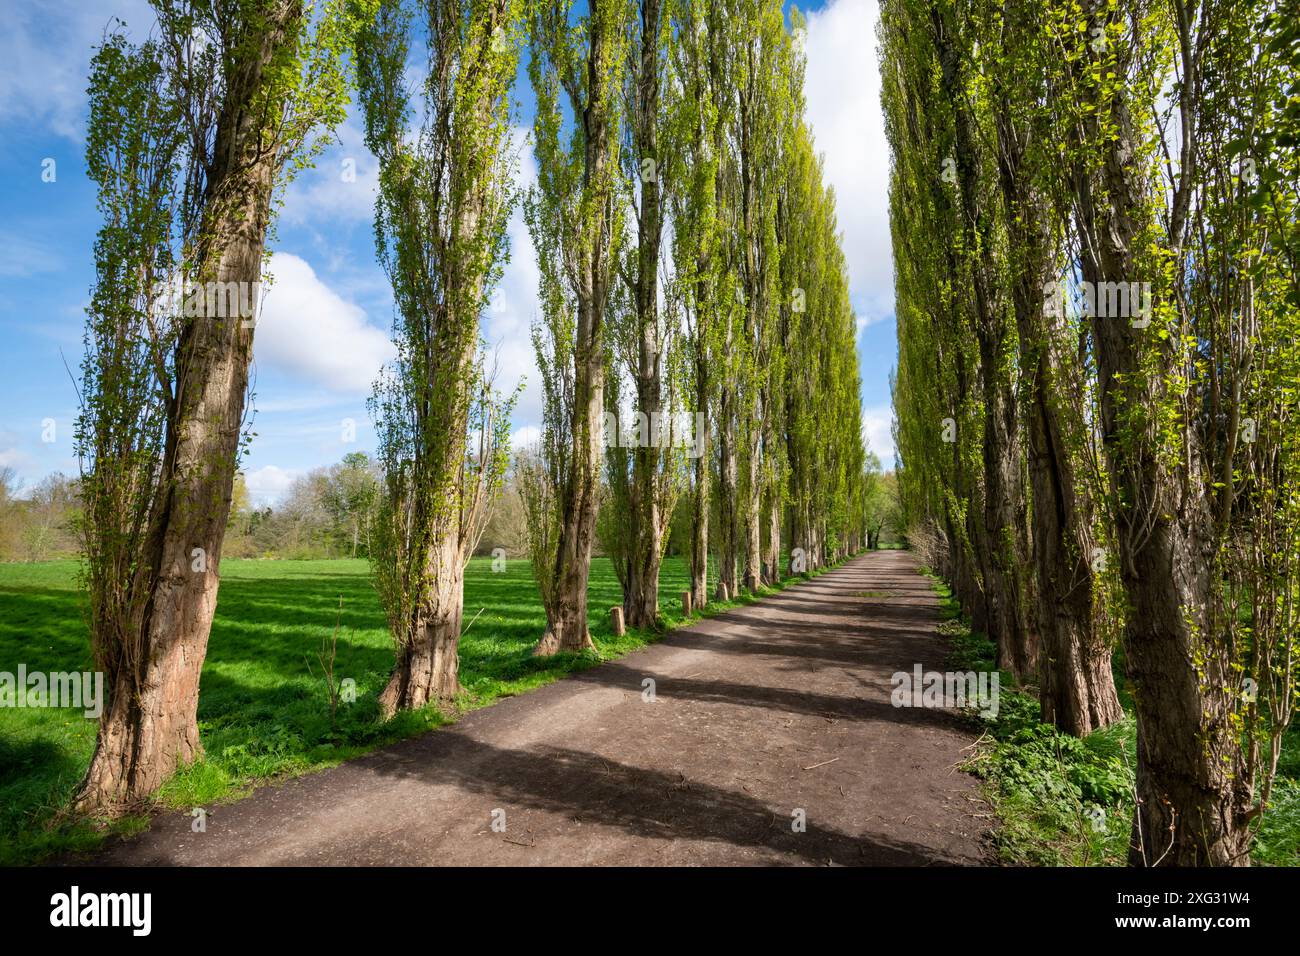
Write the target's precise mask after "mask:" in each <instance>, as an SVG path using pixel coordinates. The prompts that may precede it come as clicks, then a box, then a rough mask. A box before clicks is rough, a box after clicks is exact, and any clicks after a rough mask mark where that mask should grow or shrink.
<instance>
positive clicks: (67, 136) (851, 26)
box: [0, 0, 897, 503]
mask: <svg viewBox="0 0 1300 956" xmlns="http://www.w3.org/2000/svg"><path fill="white" fill-rule="evenodd" d="M800 6H801V7H803V8H804V9H805V10H806V11H807V12H808V13H809V30H808V40H807V47H806V50H807V55H808V78H807V96H808V113H809V119H810V121H811V123H812V126H813V133H814V136H815V138H816V141H817V147H818V149H819V151H821V152H822V153H823V154H824V157H825V164H826V176H827V179H828V180H829V181H830V182H831V183H832V185H834V187H835V190H836V193H837V197H838V209H839V222H840V228H841V230H842V231H843V241H844V248H845V252H846V255H847V257H848V262H849V271H850V281H851V292H852V298H853V303H854V307H855V309H856V310H857V312H858V316H859V335H858V356H859V364H860V368H861V375H862V398H863V407H864V416H863V418H864V422H863V427H864V431H865V432H866V434H867V435H868V438H869V440H870V443H871V447H872V448H873V450H874V451H876V452H877V453H878V454H880V456H881V458H882V460H884V461H885V463H886V465H887V466H888V465H890V464H892V459H893V449H892V442H891V440H890V436H889V420H890V411H889V383H888V376H889V371H890V369H891V368H892V367H893V366H894V364H895V361H896V356H897V343H896V341H895V329H894V320H893V277H892V276H893V273H892V265H891V262H890V252H889V219H888V211H887V210H888V201H887V188H888V169H889V163H888V154H887V150H886V144H885V139H884V133H883V127H882V124H881V118H880V105H879V80H878V76H877V67H876V52H875V47H876V41H875V21H876V9H875V7H876V4H875V0H830V2H828V3H814V4H803V3H801V4H800ZM114 17H117V18H120V19H121V20H123V21H125V23H126V24H127V25H128V27H130V28H131V31H132V33H133V34H134V35H136V36H140V35H142V34H143V33H144V32H146V31H147V29H148V26H149V24H150V23H151V22H152V18H151V16H150V14H149V10H148V6H147V4H145V3H144V2H142V0H53V2H45V3H42V4H39V5H38V4H27V5H22V6H18V7H14V8H12V9H11V10H10V11H8V14H7V16H6V21H7V23H6V31H5V32H4V33H3V34H0V253H2V254H0V329H2V330H3V333H4V337H3V341H4V348H2V349H0V399H2V400H3V401H2V402H0V466H4V465H8V466H12V467H13V468H14V469H15V470H16V471H17V472H18V475H19V477H20V479H21V480H22V481H23V482H24V483H25V485H26V486H27V488H30V487H31V486H32V485H34V484H35V483H36V482H37V481H39V480H40V478H42V477H43V476H44V475H46V474H48V473H49V472H52V471H62V472H64V473H65V474H68V475H75V474H76V473H77V462H76V458H75V456H74V453H73V446H72V424H73V420H74V418H75V416H76V412H77V399H76V390H75V387H74V384H73V379H72V378H71V377H70V375H69V371H68V370H69V369H71V371H72V374H73V375H75V374H76V373H77V369H78V367H79V365H80V362H81V354H82V338H81V336H82V323H83V320H84V311H83V310H84V308H85V306H86V304H87V302H88V301H89V289H90V284H91V280H92V277H93V263H92V257H91V250H92V245H93V242H94V236H95V231H96V229H97V228H98V225H99V217H98V213H97V211H96V209H95V190H94V185H93V183H91V182H90V181H89V180H88V179H87V178H86V175H85V165H84V159H83V151H84V136H85V117H86V97H85V87H86V74H87V66H88V63H89V59H90V55H91V48H92V46H93V45H94V44H95V43H97V42H98V41H99V39H100V37H101V36H102V35H103V32H104V30H105V28H106V27H107V26H108V25H109V24H110V22H111V21H112V19H113V18H114ZM516 97H517V98H518V99H519V100H521V101H522V102H521V104H520V115H519V117H518V123H519V126H520V128H519V130H518V135H517V137H516V141H517V148H518V149H519V175H520V177H521V178H522V180H523V181H524V182H525V183H526V182H527V181H528V180H529V179H530V178H531V177H532V176H533V160H532V156H531V152H530V151H529V149H528V146H527V143H526V139H525V131H526V127H527V126H528V124H529V122H530V121H531V117H530V115H529V114H528V108H529V107H528V105H527V104H528V103H530V102H531V93H530V91H529V90H528V89H527V79H526V77H523V76H521V80H520V84H519V88H518V90H517V91H516ZM51 160H52V161H53V164H52V165H51V163H50V162H49V161H51ZM349 169H354V170H355V176H354V177H352V178H351V179H350V180H349V177H347V176H345V171H346V170H349ZM51 171H52V173H53V181H45V180H46V179H47V178H49V174H50V172H51ZM374 174H375V163H374V160H373V158H372V157H371V156H370V154H369V153H368V152H367V151H366V149H365V146H364V145H363V143H362V142H361V134H360V127H359V124H358V122H357V116H356V108H355V106H354V107H353V108H352V110H351V111H350V115H349V119H348V121H347V122H346V123H345V124H344V125H343V126H342V127H341V128H340V129H339V131H338V134H337V137H336V141H335V142H334V143H333V144H332V145H331V146H330V147H329V149H328V150H327V151H326V152H325V153H324V154H323V155H322V156H321V158H320V159H319V161H318V162H317V164H316V168H315V169H312V170H307V171H305V172H304V173H303V174H301V175H300V177H299V178H298V179H297V180H296V181H295V182H294V183H293V184H292V185H291V186H290V187H289V189H288V190H287V192H286V194H285V196H284V203H283V209H282V213H281V216H280V220H279V223H278V225H277V228H276V235H275V237H274V239H273V241H272V243H271V249H272V250H273V253H274V255H273V258H272V262H271V273H272V276H273V284H272V286H271V290H270V292H269V293H268V294H267V297H266V300H265V304H264V308H263V312H262V315H261V317H260V319H259V321H258V326H257V336H256V340H255V346H254V354H255V365H254V376H255V382H256V386H255V402H254V404H255V407H256V410H257V411H256V417H255V421H254V427H253V430H254V431H255V432H256V437H255V438H254V440H253V442H252V445H251V447H250V448H249V450H248V452H247V454H246V456H245V458H244V461H243V469H244V471H245V473H246V475H247V478H248V482H249V488H250V491H251V492H252V494H253V496H254V498H255V500H257V501H258V502H259V503H274V502H275V501H276V500H277V498H278V496H279V495H281V494H282V493H283V492H284V490H285V489H286V488H287V487H288V484H289V483H290V482H291V481H292V480H293V478H294V477H295V476H296V475H299V474H301V473H303V472H305V471H307V470H309V469H311V468H314V467H317V466H320V465H327V464H331V463H333V462H335V461H338V460H339V459H340V458H341V457H342V456H343V455H345V454H347V453H348V452H350V451H357V450H361V451H367V452H369V451H371V450H372V449H373V447H374V432H373V430H372V428H371V426H370V422H369V419H368V416H367V413H366V407H365V400H366V396H367V395H368V394H369V388H370V382H371V381H373V379H374V376H375V372H376V371H377V369H378V367H379V365H380V364H381V363H382V362H383V361H385V359H387V357H388V356H389V354H390V346H389V343H388V328H389V323H390V320H391V316H392V298H391V294H390V292H389V287H388V281H387V278H386V276H385V275H384V274H383V272H382V271H381V270H380V268H379V266H378V265H377V264H376V262H375V257H374V246H373V238H372V233H371V213H372V208H373V207H372V203H373V196H374V184H375V175H374ZM510 236H511V244H512V257H511V263H510V265H509V266H508V267H507V270H506V274H505V277H504V280H503V282H502V286H501V290H500V294H499V296H498V300H497V302H496V303H495V304H494V306H493V308H492V309H491V310H490V312H489V314H488V315H487V316H486V317H485V323H484V324H485V327H484V332H485V335H486V337H487V339H488V341H489V343H490V344H491V345H492V346H493V347H494V348H495V349H496V350H497V362H498V384H499V385H500V386H501V387H503V388H507V389H509V388H513V386H514V384H515V383H516V382H517V381H518V380H519V378H520V377H526V378H528V379H529V381H530V382H532V383H534V384H533V385H531V386H530V387H529V388H528V389H527V390H526V391H525V393H524V396H523V398H522V401H521V402H520V405H519V407H518V408H517V410H516V415H515V421H514V427H515V430H516V433H517V434H519V435H525V434H527V433H528V431H529V430H530V429H532V428H535V427H536V426H537V425H538V424H540V418H541V414H540V407H539V398H538V393H537V390H536V386H535V383H536V381H537V376H536V374H535V372H534V370H533V368H534V367H533V357H532V346H531V344H530V341H529V331H528V330H529V324H530V322H531V321H532V319H533V317H534V315H535V314H536V312H537V298H536V289H537V286H536V283H537V271H536V265H535V256H534V253H533V250H532V245H531V242H530V241H529V240H528V234H527V230H526V229H525V228H524V226H523V223H522V220H521V219H520V217H518V216H516V218H515V220H514V221H513V222H512V223H511V227H510ZM65 366H66V367H65ZM51 419H52V420H53V422H54V427H53V429H52V430H51V429H50V428H49V420H51ZM348 421H351V422H352V423H353V424H354V426H355V438H353V439H352V440H347V439H348V437H349V429H348V427H347V422H348ZM51 432H52V433H51ZM51 438H52V440H48V439H51Z"/></svg>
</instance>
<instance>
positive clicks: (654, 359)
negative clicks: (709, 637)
mask: <svg viewBox="0 0 1300 956" xmlns="http://www.w3.org/2000/svg"><path fill="white" fill-rule="evenodd" d="M659 21H660V6H659V0H643V2H642V4H641V49H640V57H639V59H638V61H637V68H636V108H635V111H634V121H635V126H636V128H635V132H634V137H635V147H636V152H637V156H638V158H639V159H641V160H642V161H643V162H644V161H645V160H647V159H648V160H650V161H651V162H652V163H657V162H658V123H659V47H660V41H659V32H660V30H659ZM642 180H643V181H642V183H641V208H640V217H639V224H638V232H637V234H638V240H639V242H638V248H637V278H636V283H635V287H634V289H633V293H634V298H635V304H636V321H637V326H638V328H637V333H638V334H637V369H636V392H637V404H638V407H639V409H640V411H641V412H643V413H644V414H645V416H646V417H645V420H646V421H647V422H651V423H657V422H659V420H660V416H661V414H662V412H663V396H662V390H661V385H660V380H661V372H662V370H661V365H660V354H659V353H660V340H659V247H660V240H661V237H662V231H663V230H662V224H663V215H662V212H663V210H662V204H661V198H660V184H659V175H658V171H657V169H656V171H655V175H653V176H650V177H648V178H647V177H642ZM651 430H652V431H655V429H653V428H652V429H651ZM663 457H664V449H663V447H662V436H661V435H659V434H652V435H650V438H649V441H643V442H641V443H639V444H638V446H637V447H636V448H635V449H633V465H632V469H633V470H632V495H631V498H632V500H631V506H632V515H631V521H630V522H629V524H630V528H631V542H630V544H631V547H630V548H629V557H630V559H631V560H630V565H631V566H630V568H629V574H628V587H627V593H626V594H625V595H624V596H623V609H624V613H625V616H626V618H627V625H628V626H629V627H636V628H653V627H656V626H658V622H659V567H660V563H661V561H662V558H663V525H662V517H661V514H662V505H663V502H662V501H661V500H660V496H661V494H662V491H661V486H660V468H661V462H662V460H663Z"/></svg>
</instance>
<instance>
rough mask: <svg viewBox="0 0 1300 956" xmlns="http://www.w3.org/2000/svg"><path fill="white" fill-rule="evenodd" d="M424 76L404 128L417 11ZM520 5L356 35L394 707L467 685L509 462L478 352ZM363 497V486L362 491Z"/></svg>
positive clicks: (426, 6)
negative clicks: (484, 546) (477, 588)
mask: <svg viewBox="0 0 1300 956" xmlns="http://www.w3.org/2000/svg"><path fill="white" fill-rule="evenodd" d="M414 9H418V10H419V11H420V13H421V14H422V18H423V22H422V23H421V27H422V29H423V33H424V35H425V41H426V43H427V46H428V73H427V76H426V78H425V80H424V82H423V84H422V87H421V88H422V90H423V94H424V103H423V110H422V116H423V124H422V125H421V126H420V128H419V129H418V130H410V129H408V127H407V118H408V114H410V113H411V112H412V110H411V107H410V97H409V93H408V92H407V88H406V82H407V81H406V69H407V60H408V55H409V49H410V43H411V40H410V35H411V32H412V23H413V20H414V13H413V10H414ZM516 12H517V10H516V5H515V3H514V2H513V0H463V2H462V0H428V2H423V3H420V4H415V5H413V6H412V7H408V6H407V4H405V3H403V2H402V0H385V2H383V3H381V5H380V9H379V13H378V15H377V16H376V18H375V20H374V21H373V22H372V23H368V24H366V26H365V27H364V28H363V29H362V30H361V31H360V33H359V35H358V38H357V61H358V77H359V85H360V90H361V101H362V105H363V106H364V108H365V118H366V144H367V146H368V147H369V148H370V149H371V150H372V151H373V152H374V153H375V155H376V156H377V157H378V159H379V170H380V172H379V183H380V197H379V202H378V204H377V208H376V214H375V239H376V246H377V249H378V252H379V258H380V261H381V262H382V263H383V265H384V267H385V269H386V270H387V272H388V276H389V279H390V281H391V282H392V285H393V297H394V299H395V301H396V307H397V318H396V321H395V323H394V342H395V344H396V346H397V353H398V357H397V359H396V361H395V362H394V363H393V365H392V366H391V367H390V368H389V369H388V370H387V374H386V375H385V376H384V377H383V378H381V380H380V382H379V383H378V384H377V386H376V390H375V395H374V398H373V400H372V403H371V408H372V411H373V413H374V415H375V419H376V427H377V429H378V431H379V459H380V462H381V463H382V466H383V472H384V494H383V502H382V506H381V508H380V513H379V518H378V522H377V524H378V527H377V529H376V533H375V536H374V549H373V553H372V555H371V559H372V565H373V567H374V572H375V581H376V585H377V587H378V590H379V593H380V597H381V600H382V602H383V605H384V609H385V612H386V613H387V616H388V623H389V628H390V630H391V632H392V634H393V637H394V640H395V642H396V645H397V659H396V662H395V664H394V667H393V673H392V675H391V677H390V678H389V681H388V685H387V686H386V687H385V688H384V690H383V692H382V693H381V694H380V697H379V703H380V709H381V711H382V712H383V713H384V714H385V715H391V714H393V713H395V712H396V711H398V710H404V709H414V708H419V707H422V706H424V705H425V704H427V703H429V702H431V701H442V702H448V701H452V700H454V699H455V697H456V696H457V695H458V694H459V693H460V691H461V687H460V681H459V646H460V632H461V616H462V610H463V607H464V571H465V564H466V562H467V561H468V560H469V556H470V555H471V554H472V553H473V551H474V548H475V547H476V546H477V544H478V539H479V535H480V534H481V533H482V530H483V526H484V523H485V522H486V518H487V514H486V510H487V503H488V501H489V500H490V497H491V496H492V495H493V494H495V492H496V490H497V488H498V486H499V484H500V480H501V476H502V472H503V470H504V463H505V458H504V455H503V452H502V449H503V447H504V444H505V441H506V438H507V431H506V429H507V428H508V425H509V407H508V406H507V407H506V408H505V409H502V408H501V407H500V405H499V403H498V402H497V401H496V399H495V397H494V395H493V392H492V389H491V382H490V380H489V377H488V376H487V374H486V372H485V369H484V366H483V360H482V358H481V356H479V355H478V345H479V315H480V313H481V312H482V310H483V309H484V308H485V307H486V305H487V302H488V297H489V296H490V294H491V291H492V287H493V285H494V283H495V282H496V280H497V278H498V277H499V275H500V269H501V263H502V262H503V261H504V256H505V245H504V243H505V225H506V220H507V218H508V215H509V210H510V205H511V199H510V192H509V188H508V185H509V172H510V166H509V161H508V160H509V157H508V152H507V146H508V143H509V131H510V126H509V103H508V98H507V97H508V92H509V88H510V82H511V80H512V78H513V77H514V73H515V68H516V64H517V61H518V42H517V37H515V36H514V35H513V31H514V29H515V27H516V23H515V20H516ZM362 493H364V492H362Z"/></svg>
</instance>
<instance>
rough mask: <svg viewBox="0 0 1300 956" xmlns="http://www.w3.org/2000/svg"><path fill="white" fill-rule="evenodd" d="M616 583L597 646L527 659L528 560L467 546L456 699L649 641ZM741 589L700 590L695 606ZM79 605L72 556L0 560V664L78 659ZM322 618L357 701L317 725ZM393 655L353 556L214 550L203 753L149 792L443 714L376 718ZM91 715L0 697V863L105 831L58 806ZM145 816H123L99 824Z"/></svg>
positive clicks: (668, 566) (301, 762) (235, 785)
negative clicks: (616, 623) (248, 555)
mask: <svg viewBox="0 0 1300 956" xmlns="http://www.w3.org/2000/svg"><path fill="white" fill-rule="evenodd" d="M687 584H688V570H687V567H686V563H685V561H684V560H683V559H680V558H668V559H666V560H665V563H664V568H663V574H662V578H661V584H660V605H661V607H662V608H663V612H664V621H665V623H666V624H667V625H668V626H670V627H671V626H673V625H676V624H679V623H681V620H682V615H681V606H680V601H679V597H680V593H681V592H682V591H683V590H685V589H686V588H687ZM621 593H622V592H621V591H620V589H619V584H618V580H617V578H616V577H615V576H614V569H613V566H612V565H611V564H610V562H609V561H608V560H607V559H599V558H598V559H596V560H594V561H593V563H592V574H591V585H590V590H589V597H590V609H591V615H590V620H591V624H590V627H591V632H592V636H593V638H594V639H595V641H596V643H597V645H598V651H597V652H595V653H593V652H588V653H585V654H582V655H573V654H563V655H557V656H556V657H554V658H550V659H540V658H534V657H532V656H531V651H532V648H533V645H534V644H535V643H536V641H537V639H538V637H539V636H540V635H541V633H542V630H543V629H544V626H545V623H546V618H545V615H544V613H543V611H542V607H541V602H540V598H539V596H538V593H537V588H536V585H535V584H534V583H533V579H532V573H531V571H530V569H529V566H528V563H527V562H526V561H524V560H522V559H521V560H512V561H509V562H507V565H506V569H505V571H504V572H500V573H494V572H493V571H492V570H491V559H489V558H476V559H474V560H473V561H472V562H471V563H470V566H469V568H468V570H467V572H466V577H465V621H466V623H467V624H468V623H469V622H470V620H471V619H472V618H474V616H475V615H476V614H479V611H480V609H482V613H481V614H480V615H479V617H478V619H477V620H475V621H473V624H472V625H470V626H469V628H468V630H467V631H466V633H465V636H464V638H463V639H462V641H461V672H460V676H461V683H462V684H463V685H464V687H465V690H466V694H465V697H464V699H463V700H462V701H460V702H459V709H460V710H462V711H464V710H471V709H474V708H477V707H482V706H484V705H486V704H489V703H491V702H492V701H494V700H496V699H498V698H501V697H507V696H510V695H513V694H518V693H521V692H523V691H526V690H529V689H530V688H533V687H537V686H539V685H541V684H545V683H549V682H550V681H553V680H555V679H557V678H559V677H561V676H563V675H564V674H566V673H569V672H571V671H574V670H580V669H582V668H585V667H590V666H592V665H593V664H595V663H598V662H599V661H600V660H602V659H608V658H610V657H617V656H620V655H622V654H625V653H627V652H628V651H630V650H633V649H635V648H637V647H640V646H642V645H643V644H645V643H646V642H647V641H648V640H651V639H653V636H652V635H647V634H640V633H636V632H630V631H629V632H628V633H627V634H625V635H624V636H623V637H622V638H618V639H615V638H614V636H613V634H612V633H611V630H610V624H609V608H610V607H612V606H614V605H615V604H618V603H620V601H621ZM340 598H342V612H341V614H340V611H339V600H340ZM750 600H753V599H752V598H743V597H742V598H741V599H740V600H739V601H735V602H731V604H728V605H720V604H718V603H717V602H713V603H711V604H710V606H709V611H710V613H716V612H717V611H718V610H721V609H722V608H723V607H727V606H735V605H737V604H743V603H748V602H749V601H750ZM83 604H84V602H83V598H82V595H81V594H80V592H79V590H78V587H77V564H76V562H73V561H55V562H47V563H42V564H9V565H0V671H7V672H9V673H16V672H17V669H18V665H19V664H20V663H21V664H25V665H26V667H27V670H28V672H29V673H31V672H35V671H46V672H52V671H87V670H91V669H92V666H91V659H90V651H89V646H88V643H87V635H86V627H85V624H84V616H83V615H84V607H83ZM336 621H337V622H338V624H339V641H338V652H337V658H336V667H335V675H336V677H337V678H339V679H342V678H352V679H353V680H355V681H356V691H357V699H356V703H354V704H343V705H340V706H339V709H338V713H337V715H336V719H335V721H334V722H333V724H331V720H330V713H329V705H328V698H327V694H326V690H325V684H324V682H323V680H322V679H321V675H320V667H319V665H318V664H317V658H316V655H317V654H318V653H319V652H320V650H321V643H322V640H324V639H327V638H329V637H330V635H331V634H332V633H333V631H334V628H335V623H336ZM308 660H310V661H311V669H310V670H309V668H308ZM392 660H393V652H392V644H391V641H390V638H389V635H388V630H387V627H386V626H385V622H384V616H383V613H382V612H381V610H380V607H379V602H378V599H377V597H376V595H375V592H374V589H373V588H372V587H371V584H370V577H369V572H368V569H367V565H366V562H365V561H360V560H358V561H348V560H339V561H252V560H248V561H241V560H234V559H228V560H226V561H223V562H222V565H221V591H220V595H219V601H218V605H217V614H216V620H215V621H214V622H213V626H212V636H211V640H210V642H209V645H208V655H207V659H206V661H205V663H204V666H203V685H202V694H201V696H200V699H199V731H200V735H201V738H202V741H203V746H204V749H205V751H206V756H205V759H204V760H203V761H202V762H200V763H198V764H196V765H195V766H193V767H190V768H188V769H186V770H184V771H183V772H181V773H180V774H178V775H177V776H176V777H175V778H173V779H172V781H171V782H170V783H168V784H167V786H166V787H165V788H164V790H163V791H162V792H161V793H160V794H159V800H160V801H161V802H162V803H163V804H164V805H166V806H170V807H177V808H186V809H188V808H191V807H200V806H203V807H206V806H211V805H212V804H213V803H216V802H219V801H222V800H229V799H231V798H234V797H237V796H239V795H241V794H243V793H245V792H247V790H248V789H250V787H251V786H252V785H254V784H256V783H257V782H259V781H265V780H267V779H269V778H273V777H278V776H283V775H290V774H299V773H304V772H307V771H311V770H315V769H320V768H323V767H327V766H331V765H333V764H336V763H339V762H340V761H342V760H346V759H348V758H350V757H354V756H357V755H358V754H361V753H364V752H365V751H367V750H370V749H372V748H374V747H376V746H379V745H381V744H384V743H388V742H391V741H393V740H397V739H400V738H403V737H407V736H410V735H412V734H414V733H418V732H420V731H422V730H425V729H428V728H430V727H435V726H437V725H439V724H442V723H445V722H447V721H448V720H449V719H454V716H455V715H452V714H443V713H439V712H438V711H437V710H435V709H428V710H425V711H421V712H418V713H408V714H402V715H399V716H398V717H396V718H395V719H393V720H391V721H388V722H381V721H380V720H379V714H378V708H377V705H376V702H375V700H376V696H377V694H378V693H379V691H380V690H381V689H382V688H383V685H384V683H385V681H386V680H387V678H388V673H389V669H390V668H391V666H392ZM313 674H314V675H315V676H313ZM95 727H96V722H95V721H94V720H89V719H86V718H85V717H83V716H82V713H81V711H77V710H69V709H39V708H23V709H15V708H12V707H0V864H14V863H23V862H34V861H36V860H38V859H40V858H42V857H44V856H47V855H49V854H51V853H58V852H64V851H68V850H79V849H90V848H93V847H94V846H95V845H96V844H98V843H99V842H100V841H101V840H102V839H103V838H104V836H105V832H106V831H104V830H100V829H94V828H91V827H90V826H87V825H85V824H82V823H76V822H70V821H66V820H64V819H63V817H62V814H61V810H62V808H63V807H64V806H65V805H66V804H67V801H68V799H69V797H70V796H71V794H72V791H73V789H74V788H75V787H76V785H77V783H78V781H79V780H80V777H81V774H82V773H83V772H84V770H85V768H86V765H87V764H88V763H89V762H90V754H91V751H92V749H93V747H94V742H95ZM145 823H146V821H145V819H144V818H140V817H137V818H128V819H126V820H122V821H119V822H118V823H117V824H116V825H115V826H114V827H113V831H112V832H124V831H129V830H131V829H133V828H139V827H141V826H144V825H145Z"/></svg>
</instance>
